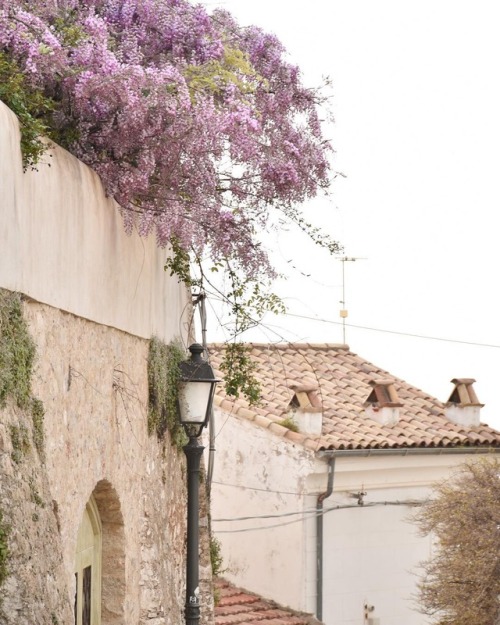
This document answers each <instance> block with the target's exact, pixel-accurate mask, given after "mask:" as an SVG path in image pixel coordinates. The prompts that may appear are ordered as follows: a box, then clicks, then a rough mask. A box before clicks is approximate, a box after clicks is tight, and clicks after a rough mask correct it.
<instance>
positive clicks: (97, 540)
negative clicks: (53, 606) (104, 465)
mask: <svg viewBox="0 0 500 625" xmlns="http://www.w3.org/2000/svg"><path fill="white" fill-rule="evenodd" d="M101 560H102V525H101V519H100V516H99V511H98V509H97V505H96V502H95V500H94V497H93V496H91V497H90V499H89V501H88V503H87V505H86V506H85V510H84V512H83V518H82V520H81V523H80V527H79V528H78V535H77V540H76V555H75V625H100V624H101Z"/></svg>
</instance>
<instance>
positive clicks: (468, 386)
mask: <svg viewBox="0 0 500 625" xmlns="http://www.w3.org/2000/svg"><path fill="white" fill-rule="evenodd" d="M475 381H476V380H475V379H474V378H453V380H451V383H452V384H454V385H455V388H454V389H453V391H452V392H451V395H450V396H449V398H448V401H447V402H446V405H447V406H480V407H481V408H482V407H483V406H484V404H481V403H480V401H479V399H478V398H477V395H476V391H475V390H474V388H473V386H472V385H473V384H474V382H475Z"/></svg>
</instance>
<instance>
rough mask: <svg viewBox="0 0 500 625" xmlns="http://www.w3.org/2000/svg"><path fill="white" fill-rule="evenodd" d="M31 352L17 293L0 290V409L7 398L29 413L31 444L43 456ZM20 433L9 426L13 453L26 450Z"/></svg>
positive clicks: (40, 411) (40, 407)
mask: <svg viewBox="0 0 500 625" xmlns="http://www.w3.org/2000/svg"><path fill="white" fill-rule="evenodd" d="M35 355H36V351H35V343H34V342H33V339H32V338H31V336H30V334H29V331H28V324H27V323H26V320H25V319H24V317H23V311H22V302H21V296H20V294H19V293H12V292H10V291H6V290H3V289H0V408H3V407H4V406H5V405H6V402H7V399H9V398H10V399H12V400H13V401H14V402H15V404H16V406H17V407H18V408H20V409H21V410H24V411H26V412H28V413H29V414H30V415H31V418H32V423H33V432H32V436H33V443H34V445H35V448H36V449H37V451H38V453H39V454H40V456H43V448H44V437H43V416H44V409H43V404H42V402H41V401H40V400H39V399H37V398H36V397H33V395H32V392H31V378H32V375H33V366H34V361H35ZM20 432H21V430H20V428H17V427H15V426H13V428H12V429H11V436H12V442H13V446H14V452H15V453H17V454H22V452H23V451H26V450H27V449H29V441H27V433H26V436H20ZM18 460H20V457H19V458H18ZM18 460H17V461H18Z"/></svg>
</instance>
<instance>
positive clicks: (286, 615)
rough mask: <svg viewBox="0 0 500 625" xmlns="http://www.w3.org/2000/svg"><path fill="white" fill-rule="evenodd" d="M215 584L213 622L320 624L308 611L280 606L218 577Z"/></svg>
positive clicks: (225, 624)
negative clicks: (306, 612) (303, 612)
mask: <svg viewBox="0 0 500 625" xmlns="http://www.w3.org/2000/svg"><path fill="white" fill-rule="evenodd" d="M214 586H215V591H216V594H218V595H219V601H218V602H217V605H216V606H215V625H321V624H320V623H319V621H317V620H316V619H315V618H314V617H313V616H311V615H309V614H301V613H299V612H294V611H292V610H288V609H286V608H283V607H280V606H278V605H276V604H275V603H274V602H273V601H268V600H266V599H263V598H262V597H259V596H258V595H255V594H253V593H249V592H247V591H246V590H242V589H241V588H237V587H235V586H233V585H232V584H230V583H229V582H227V581H226V580H223V579H221V578H217V579H215V580H214Z"/></svg>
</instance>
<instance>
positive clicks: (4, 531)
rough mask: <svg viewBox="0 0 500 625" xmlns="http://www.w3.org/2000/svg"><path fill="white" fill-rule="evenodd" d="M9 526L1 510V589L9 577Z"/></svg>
mask: <svg viewBox="0 0 500 625" xmlns="http://www.w3.org/2000/svg"><path fill="white" fill-rule="evenodd" d="M9 531H10V528H9V526H8V525H7V524H6V523H5V522H4V520H3V514H2V511H1V510H0V587H1V586H2V584H3V583H4V581H5V580H6V578H7V575H8V569H7V561H8V559H9V545H8V537H9Z"/></svg>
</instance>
